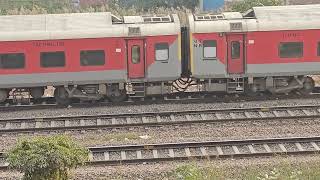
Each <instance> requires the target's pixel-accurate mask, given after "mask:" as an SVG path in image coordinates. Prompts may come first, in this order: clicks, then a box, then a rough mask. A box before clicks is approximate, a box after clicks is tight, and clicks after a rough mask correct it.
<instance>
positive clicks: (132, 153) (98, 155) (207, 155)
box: [0, 136, 320, 169]
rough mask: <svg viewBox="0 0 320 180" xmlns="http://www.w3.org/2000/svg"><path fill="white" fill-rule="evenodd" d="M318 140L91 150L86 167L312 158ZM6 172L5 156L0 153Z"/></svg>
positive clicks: (115, 147) (198, 143) (214, 142)
mask: <svg viewBox="0 0 320 180" xmlns="http://www.w3.org/2000/svg"><path fill="white" fill-rule="evenodd" d="M319 146H320V137H319V136H316V137H291V138H267V139H248V140H226V141H206V142H183V143H167V144H144V145H123V146H101V147H90V148H89V150H90V153H89V157H90V161H88V162H87V164H89V165H97V164H103V165H123V164H141V163H148V162H153V163H157V162H163V161H186V160H197V159H218V158H221V159H223V158H253V157H266V156H274V155H312V154H318V153H319V152H320V147H319ZM0 159H2V161H1V162H2V163H0V168H2V169H5V168H7V167H8V163H6V161H5V153H4V152H2V153H0Z"/></svg>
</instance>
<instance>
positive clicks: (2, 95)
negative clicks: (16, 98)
mask: <svg viewBox="0 0 320 180" xmlns="http://www.w3.org/2000/svg"><path fill="white" fill-rule="evenodd" d="M8 95H9V93H8V91H7V90H4V89H0V103H3V102H5V101H6V100H7V99H8Z"/></svg>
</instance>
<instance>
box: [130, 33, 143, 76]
mask: <svg viewBox="0 0 320 180" xmlns="http://www.w3.org/2000/svg"><path fill="white" fill-rule="evenodd" d="M127 47H128V51H127V52H128V78H129V79H138V78H144V76H145V68H144V66H145V64H144V63H145V62H144V60H145V59H144V41H143V40H141V39H134V40H128V41H127Z"/></svg>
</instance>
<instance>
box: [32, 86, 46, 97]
mask: <svg viewBox="0 0 320 180" xmlns="http://www.w3.org/2000/svg"><path fill="white" fill-rule="evenodd" d="M30 93H31V96H32V97H33V98H34V99H41V98H42V96H43V94H44V88H32V89H31V90H30Z"/></svg>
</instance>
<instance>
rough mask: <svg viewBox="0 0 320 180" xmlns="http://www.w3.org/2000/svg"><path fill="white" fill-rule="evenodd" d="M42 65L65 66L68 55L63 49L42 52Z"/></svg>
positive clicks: (48, 66) (49, 66) (47, 66)
mask: <svg viewBox="0 0 320 180" xmlns="http://www.w3.org/2000/svg"><path fill="white" fill-rule="evenodd" d="M40 65H41V67H44V68H53V67H64V66H65V65H66V57H65V54H64V52H63V51H59V52H42V53H41V54H40Z"/></svg>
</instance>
